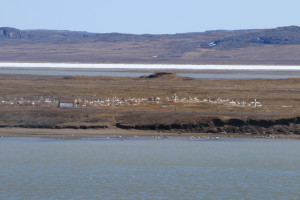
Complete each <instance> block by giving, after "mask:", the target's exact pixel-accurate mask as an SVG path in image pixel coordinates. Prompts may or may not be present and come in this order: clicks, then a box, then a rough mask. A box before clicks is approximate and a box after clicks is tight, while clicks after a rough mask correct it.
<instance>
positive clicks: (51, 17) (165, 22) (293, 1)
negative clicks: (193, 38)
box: [0, 0, 300, 34]
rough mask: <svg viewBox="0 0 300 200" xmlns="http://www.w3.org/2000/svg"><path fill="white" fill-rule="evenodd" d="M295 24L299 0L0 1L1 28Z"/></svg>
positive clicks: (165, 29)
mask: <svg viewBox="0 0 300 200" xmlns="http://www.w3.org/2000/svg"><path fill="white" fill-rule="evenodd" d="M289 25H297V26H300V0H105V1H104V0H3V1H1V12H0V27H4V26H8V27H15V28H19V29H56V30H77V31H88V32H99V33H103V32H121V33H136V34H142V33H155V34H159V33H183V32H202V31H206V30H216V29H250V28H275V27H278V26H289Z"/></svg>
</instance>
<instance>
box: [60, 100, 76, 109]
mask: <svg viewBox="0 0 300 200" xmlns="http://www.w3.org/2000/svg"><path fill="white" fill-rule="evenodd" d="M74 106H75V101H74V100H72V99H60V100H59V101H58V107H59V108H73V107H74Z"/></svg>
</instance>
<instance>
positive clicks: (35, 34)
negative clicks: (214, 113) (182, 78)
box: [0, 26, 300, 65]
mask: <svg viewBox="0 0 300 200" xmlns="http://www.w3.org/2000/svg"><path fill="white" fill-rule="evenodd" d="M0 46H1V48H0V62H82V63H173V64H277V65H280V64H284V65H299V64H300V56H299V55H300V53H299V52H300V27H297V26H289V27H279V28H274V29H253V30H236V31H222V30H219V31H207V32H202V33H181V34H164V35H151V34H143V35H134V34H121V33H101V34H99V33H88V32H78V31H56V30H19V29H15V28H8V27H4V28H0Z"/></svg>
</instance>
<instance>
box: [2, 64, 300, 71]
mask: <svg viewBox="0 0 300 200" xmlns="http://www.w3.org/2000/svg"><path fill="white" fill-rule="evenodd" d="M0 67H7V68H10V67H11V68H82V69H84V68H86V69H88V68H94V69H199V70H202V69H203V70H210V69H211V70H297V71H298V70H299V71H300V65H176V64H85V63H0Z"/></svg>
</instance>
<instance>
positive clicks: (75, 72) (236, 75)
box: [0, 68, 300, 80]
mask: <svg viewBox="0 0 300 200" xmlns="http://www.w3.org/2000/svg"><path fill="white" fill-rule="evenodd" d="M162 71H163V70H162ZM224 72H225V73H220V72H218V73H215V71H214V70H211V71H209V72H207V71H206V72H205V71H201V70H198V71H195V70H194V71H193V72H192V73H183V72H178V73H177V74H178V75H179V76H182V77H188V78H196V79H209V80H217V79H287V78H300V71H266V70H252V71H250V70H242V71H233V70H226V71H224ZM0 74H23V75H24V74H26V75H48V76H53V75H55V76H114V77H140V76H144V75H149V74H151V73H150V72H147V71H141V72H135V71H130V70H129V69H127V70H126V69H101V70H95V69H56V68H52V69H45V68H41V69H34V68H30V69H25V68H0Z"/></svg>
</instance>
